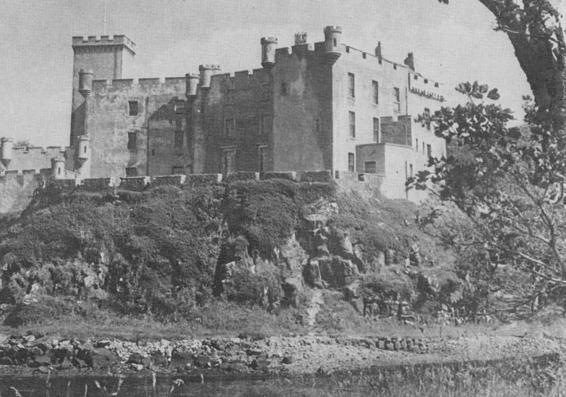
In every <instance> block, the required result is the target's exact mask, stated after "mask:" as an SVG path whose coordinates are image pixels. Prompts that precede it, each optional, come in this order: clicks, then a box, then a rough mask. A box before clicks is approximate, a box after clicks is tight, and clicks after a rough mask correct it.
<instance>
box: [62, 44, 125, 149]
mask: <svg viewBox="0 0 566 397" xmlns="http://www.w3.org/2000/svg"><path fill="white" fill-rule="evenodd" d="M134 49H135V43H134V42H133V41H132V40H130V39H129V38H127V37H126V36H124V35H116V36H101V37H96V36H88V37H87V38H84V37H82V36H75V37H73V53H74V57H73V107H72V114H71V146H74V145H75V144H76V143H77V137H78V136H80V135H84V134H86V133H87V131H84V116H85V115H84V113H85V112H84V109H83V108H84V102H85V98H84V96H83V95H81V92H80V87H79V85H80V84H79V72H80V71H81V69H83V70H88V71H92V78H94V79H96V80H112V79H121V78H122V77H123V76H124V74H125V73H128V72H129V70H130V67H131V65H132V63H133V60H134V56H135V55H136V53H135V51H134Z"/></svg>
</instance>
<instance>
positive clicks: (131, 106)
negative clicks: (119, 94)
mask: <svg viewBox="0 0 566 397" xmlns="http://www.w3.org/2000/svg"><path fill="white" fill-rule="evenodd" d="M138 105H139V104H138V101H128V113H129V115H130V116H137V115H138V113H139V106H138Z"/></svg>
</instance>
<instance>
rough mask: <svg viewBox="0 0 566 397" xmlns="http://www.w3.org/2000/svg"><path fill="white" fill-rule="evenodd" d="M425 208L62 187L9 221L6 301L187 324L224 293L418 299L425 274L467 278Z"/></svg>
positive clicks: (266, 194) (260, 301) (255, 190)
mask: <svg viewBox="0 0 566 397" xmlns="http://www.w3.org/2000/svg"><path fill="white" fill-rule="evenodd" d="M415 209H416V208H415V207H414V206H413V205H412V204H410V203H408V202H393V201H388V200H385V199H382V198H380V197H378V196H375V195H365V196H364V197H361V196H360V195H358V194H357V193H353V192H347V191H342V190H340V189H339V188H337V187H336V185H334V184H333V183H295V182H290V181H284V180H270V181H261V182H256V181H241V182H234V183H229V184H212V185H206V186H191V187H190V188H184V189H182V188H179V187H174V186H162V187H155V188H153V189H150V190H147V191H144V192H127V191H117V192H112V193H109V192H105V193H93V192H84V191H83V192H81V191H64V190H61V189H60V188H57V187H56V186H53V187H51V188H47V189H45V190H44V191H43V192H42V193H41V194H40V195H39V196H37V197H36V198H35V200H34V202H33V203H32V204H31V205H30V206H29V207H28V209H27V210H26V211H24V213H23V214H22V215H21V216H20V217H19V218H17V219H14V220H12V221H10V222H4V224H3V225H2V226H0V265H1V268H2V286H1V287H2V288H1V290H0V301H1V302H0V303H5V304H7V305H9V306H10V307H14V308H17V307H18V305H21V304H22V303H24V302H27V303H29V302H36V303H37V302H42V301H44V302H53V299H52V298H53V297H75V298H78V299H93V300H97V301H99V302H106V303H111V305H112V307H113V310H126V311H128V312H130V313H132V312H133V313H150V314H154V315H159V316H170V315H173V316H183V315H184V314H185V313H188V312H190V310H191V309H192V308H194V307H196V306H199V305H202V304H204V303H206V302H207V301H210V300H214V299H228V300H231V301H235V302H238V303H241V304H244V305H257V306H259V307H263V308H264V309H266V310H269V311H272V312H278V311H279V310H280V309H281V308H284V307H286V306H295V307H297V306H300V305H301V304H302V298H301V297H302V295H303V291H304V290H305V289H311V288H328V289H340V290H342V289H343V288H344V287H348V288H347V290H348V291H349V292H348V293H346V298H347V299H349V300H352V302H353V304H355V301H356V299H362V296H363V295H364V294H366V295H367V291H370V294H378V293H380V291H378V290H380V289H381V292H383V291H385V290H388V291H390V292H391V291H392V292H393V293H394V294H396V295H397V298H398V299H400V298H401V295H403V294H404V295H406V299H408V300H410V299H411V289H412V288H413V285H416V283H417V282H416V281H415V280H416V279H417V278H418V277H415V274H417V273H418V274H419V275H423V274H426V273H427V272H429V271H430V269H439V268H440V269H445V270H446V272H447V273H446V274H450V277H452V276H453V278H456V276H455V275H454V274H453V273H452V272H451V269H452V265H453V262H454V258H453V255H452V253H451V252H450V251H447V250H445V249H443V248H442V247H441V246H440V245H439V243H438V242H437V241H435V240H433V239H432V238H430V237H428V236H427V235H426V234H424V233H422V232H421V231H419V229H418V228H417V227H416V224H415V219H416V217H415ZM419 277H420V276H419ZM360 286H361V287H362V288H361V289H360V288H359V287H360ZM368 286H369V287H368ZM366 287H367V288H366ZM364 288H365V289H364ZM362 290H363V291H362ZM364 291H366V292H364ZM371 291H373V292H371ZM402 291H408V293H402ZM46 297H49V299H44V298H46ZM360 304H361V302H360V303H358V304H357V305H358V306H356V307H357V308H358V309H359V310H360V311H361V307H360V306H359V305H360ZM8 317H9V315H8Z"/></svg>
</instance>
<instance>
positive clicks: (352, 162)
mask: <svg viewBox="0 0 566 397" xmlns="http://www.w3.org/2000/svg"><path fill="white" fill-rule="evenodd" d="M348 171H349V172H356V156H355V155H354V153H348Z"/></svg>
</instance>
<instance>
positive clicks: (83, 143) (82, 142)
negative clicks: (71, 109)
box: [77, 135, 90, 163]
mask: <svg viewBox="0 0 566 397" xmlns="http://www.w3.org/2000/svg"><path fill="white" fill-rule="evenodd" d="M89 149H90V148H89V139H88V135H81V136H80V137H79V147H78V153H77V159H78V160H79V162H80V163H84V162H85V161H86V160H88V156H89V154H90V153H89Z"/></svg>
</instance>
